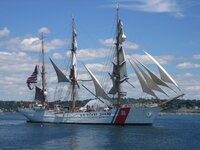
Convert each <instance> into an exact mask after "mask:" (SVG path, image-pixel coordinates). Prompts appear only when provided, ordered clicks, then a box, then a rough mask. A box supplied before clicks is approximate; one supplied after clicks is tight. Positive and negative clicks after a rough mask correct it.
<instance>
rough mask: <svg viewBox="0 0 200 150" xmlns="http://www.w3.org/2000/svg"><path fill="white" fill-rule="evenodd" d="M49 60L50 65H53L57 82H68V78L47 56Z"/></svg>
mask: <svg viewBox="0 0 200 150" xmlns="http://www.w3.org/2000/svg"><path fill="white" fill-rule="evenodd" d="M49 59H50V61H51V64H52V66H53V67H54V70H55V72H56V75H57V79H58V82H69V79H67V77H66V76H65V75H64V73H63V72H62V71H61V70H60V69H59V68H58V67H57V66H56V64H55V63H54V62H53V61H52V59H51V58H49Z"/></svg>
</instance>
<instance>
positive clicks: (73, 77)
mask: <svg viewBox="0 0 200 150" xmlns="http://www.w3.org/2000/svg"><path fill="white" fill-rule="evenodd" d="M76 37H77V33H76V31H75V29H74V18H72V49H71V68H70V75H69V78H70V80H71V81H72V82H74V83H77V59H76V50H77V40H76Z"/></svg>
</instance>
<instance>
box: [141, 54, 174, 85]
mask: <svg viewBox="0 0 200 150" xmlns="http://www.w3.org/2000/svg"><path fill="white" fill-rule="evenodd" d="M144 52H145V51H144ZM145 54H146V55H147V56H149V58H151V60H153V62H154V63H155V64H156V66H157V67H158V70H159V73H160V77H161V79H162V80H163V81H165V82H169V83H173V84H174V85H175V86H176V87H178V85H177V83H176V82H175V81H174V79H173V78H172V77H171V76H170V75H169V74H168V73H167V71H166V70H165V69H164V68H163V67H162V66H161V65H160V64H159V63H158V61H157V60H155V58H153V56H151V55H150V54H148V53H147V52H145Z"/></svg>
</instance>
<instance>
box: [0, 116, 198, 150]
mask: <svg viewBox="0 0 200 150" xmlns="http://www.w3.org/2000/svg"><path fill="white" fill-rule="evenodd" d="M0 149H1V150H12V149H13V150H29V149H31V150H63V149H65V150H68V149H69V150H79V149H88V150H90V149H91V150H96V149H109V150H118V149H119V150H126V149H131V150H200V115H162V116H158V117H157V118H156V120H155V123H154V124H153V125H152V126H109V125H61V124H44V125H43V126H41V124H34V123H26V121H25V118H24V117H23V116H21V115H20V114H18V113H1V114H0Z"/></svg>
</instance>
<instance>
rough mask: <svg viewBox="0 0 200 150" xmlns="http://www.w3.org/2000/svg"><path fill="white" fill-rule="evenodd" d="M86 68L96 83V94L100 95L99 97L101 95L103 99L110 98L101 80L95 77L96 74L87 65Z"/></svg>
mask: <svg viewBox="0 0 200 150" xmlns="http://www.w3.org/2000/svg"><path fill="white" fill-rule="evenodd" d="M84 66H85V65H84ZM85 68H86V70H87V71H88V73H89V74H90V77H91V78H92V81H93V83H94V87H95V92H96V96H99V97H101V98H103V99H107V100H110V99H111V98H110V97H109V96H108V95H107V94H106V92H105V91H104V89H103V88H102V86H101V84H100V82H99V80H98V79H97V78H96V77H95V75H94V74H93V73H92V72H91V70H90V69H89V68H87V66H85Z"/></svg>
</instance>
